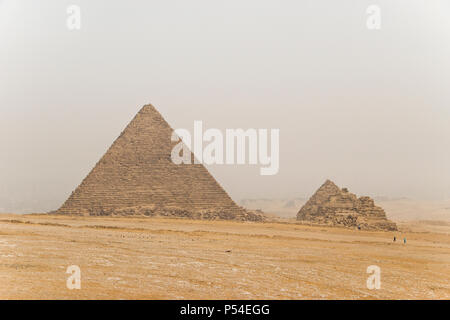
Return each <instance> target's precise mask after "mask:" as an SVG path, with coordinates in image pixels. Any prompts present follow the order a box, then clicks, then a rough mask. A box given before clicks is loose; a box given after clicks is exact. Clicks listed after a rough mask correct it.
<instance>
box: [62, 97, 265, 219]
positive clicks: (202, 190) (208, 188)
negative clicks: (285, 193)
mask: <svg viewBox="0 0 450 320" xmlns="http://www.w3.org/2000/svg"><path fill="white" fill-rule="evenodd" d="M172 133H173V129H172V128H171V127H170V126H169V124H168V123H167V122H166V121H165V120H164V119H163V117H162V116H161V114H160V113H159V112H158V111H157V110H156V109H155V108H154V107H153V106H152V105H146V106H144V107H143V108H142V109H141V110H140V111H139V112H138V114H137V115H136V116H135V117H134V119H133V120H132V121H131V122H130V124H129V125H128V126H127V127H126V128H125V130H124V131H123V132H122V133H121V134H120V136H119V137H118V138H117V139H116V141H115V142H114V143H113V144H112V146H111V147H110V148H109V150H108V151H107V152H106V154H105V155H104V156H103V157H102V158H101V159H100V161H99V162H98V163H97V164H96V166H95V167H94V169H92V171H91V172H90V173H89V175H88V176H87V177H86V178H85V179H84V180H83V181H82V183H81V184H80V186H79V187H78V188H77V189H76V190H75V191H74V192H72V194H71V195H70V197H69V198H68V199H67V200H66V202H65V203H64V204H63V205H62V207H61V208H60V209H59V210H58V213H60V214H70V215H89V216H105V215H125V216H126V215H136V214H138V215H145V216H153V215H161V216H173V217H186V218H193V219H194V218H195V219H208V220H212V219H226V220H250V221H260V220H263V217H264V216H263V215H258V214H255V213H251V212H247V211H246V210H244V209H243V208H242V207H240V206H238V205H237V204H236V203H235V202H234V201H233V200H232V199H231V198H230V197H229V195H228V194H227V193H226V192H225V190H224V189H223V188H222V187H221V186H220V185H219V184H218V183H217V181H216V180H215V179H214V177H213V176H212V175H211V174H210V173H209V172H208V170H207V169H206V168H205V167H204V166H203V165H202V164H179V165H177V164H174V163H173V162H172V160H171V152H172V149H173V147H174V146H175V145H176V144H178V143H179V141H172V140H171V137H172ZM190 156H191V157H193V154H192V153H191V155H190Z"/></svg>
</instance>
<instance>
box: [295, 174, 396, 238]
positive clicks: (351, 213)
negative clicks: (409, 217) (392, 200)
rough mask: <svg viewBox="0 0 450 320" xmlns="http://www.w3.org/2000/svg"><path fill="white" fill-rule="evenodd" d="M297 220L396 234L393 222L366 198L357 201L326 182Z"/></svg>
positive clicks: (353, 196)
mask: <svg viewBox="0 0 450 320" xmlns="http://www.w3.org/2000/svg"><path fill="white" fill-rule="evenodd" d="M297 220H304V221H310V222H315V223H320V224H328V225H341V226H346V227H359V228H362V229H380V230H397V226H396V224H395V223H394V222H391V221H389V220H388V219H387V217H386V213H385V212H384V210H383V209H382V208H380V207H377V206H376V205H375V203H374V201H373V200H372V199H371V198H369V197H359V198H358V197H357V196H356V195H354V194H353V193H350V192H348V190H347V189H346V188H343V189H340V188H339V187H338V186H337V185H335V184H334V183H333V182H332V181H330V180H327V181H325V183H324V184H323V185H322V186H321V187H320V188H319V189H318V190H317V191H316V193H314V195H313V196H312V197H311V198H310V199H309V200H308V201H307V202H306V203H305V205H304V206H303V207H302V208H301V209H300V211H299V212H298V213H297Z"/></svg>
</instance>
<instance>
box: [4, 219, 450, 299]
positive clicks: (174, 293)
mask: <svg viewBox="0 0 450 320" xmlns="http://www.w3.org/2000/svg"><path fill="white" fill-rule="evenodd" d="M399 227H400V228H401V230H402V231H401V232H395V233H394V232H378V231H377V232H371V231H358V230H348V229H343V228H332V227H322V226H308V225H301V224H297V223H295V221H288V220H285V221H279V222H266V223H256V222H254V223H251V222H231V221H195V220H184V219H168V218H144V217H73V216H54V215H53V216H52V215H12V214H2V215H0V298H1V299H449V298H450V223H445V222H441V223H436V222H429V223H428V222H414V223H405V224H399ZM394 235H396V236H397V239H399V240H400V239H403V237H406V238H407V243H406V244H403V241H399V240H398V241H397V242H396V243H393V241H392V240H393V236H394ZM71 265H77V266H79V267H80V269H81V289H79V290H77V289H73V290H69V289H68V288H67V286H66V281H67V278H68V277H69V276H70V275H69V274H67V273H66V270H67V267H69V266H71ZM371 265H376V266H379V267H380V269H381V275H380V276H381V278H380V279H381V288H380V289H378V290H377V289H374V290H369V289H368V288H367V285H366V281H367V278H368V277H369V276H370V274H368V273H367V267H368V266H371Z"/></svg>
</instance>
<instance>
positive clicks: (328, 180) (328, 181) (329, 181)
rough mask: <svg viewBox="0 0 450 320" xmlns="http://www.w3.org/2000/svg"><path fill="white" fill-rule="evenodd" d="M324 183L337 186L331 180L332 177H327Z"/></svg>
mask: <svg viewBox="0 0 450 320" xmlns="http://www.w3.org/2000/svg"><path fill="white" fill-rule="evenodd" d="M323 185H324V186H326V185H333V186H336V184H335V183H334V182H333V181H331V180H330V179H327V180H326V181H325V182H324V183H323Z"/></svg>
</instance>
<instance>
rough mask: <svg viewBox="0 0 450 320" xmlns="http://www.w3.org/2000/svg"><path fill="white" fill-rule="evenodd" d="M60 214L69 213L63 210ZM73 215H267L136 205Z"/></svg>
mask: <svg viewBox="0 0 450 320" xmlns="http://www.w3.org/2000/svg"><path fill="white" fill-rule="evenodd" d="M56 213H58V214H61V213H62V214H67V213H65V212H62V211H58V212H56ZM72 215H81V216H145V217H170V218H188V219H198V220H237V221H265V220H266V217H265V215H264V214H262V213H258V212H253V211H248V210H245V209H242V210H241V211H240V212H239V213H237V212H236V210H216V209H207V210H189V209H186V208H181V207H176V206H154V205H147V206H136V207H124V208H116V209H103V208H96V209H81V210H77V212H76V213H73V214H72Z"/></svg>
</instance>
